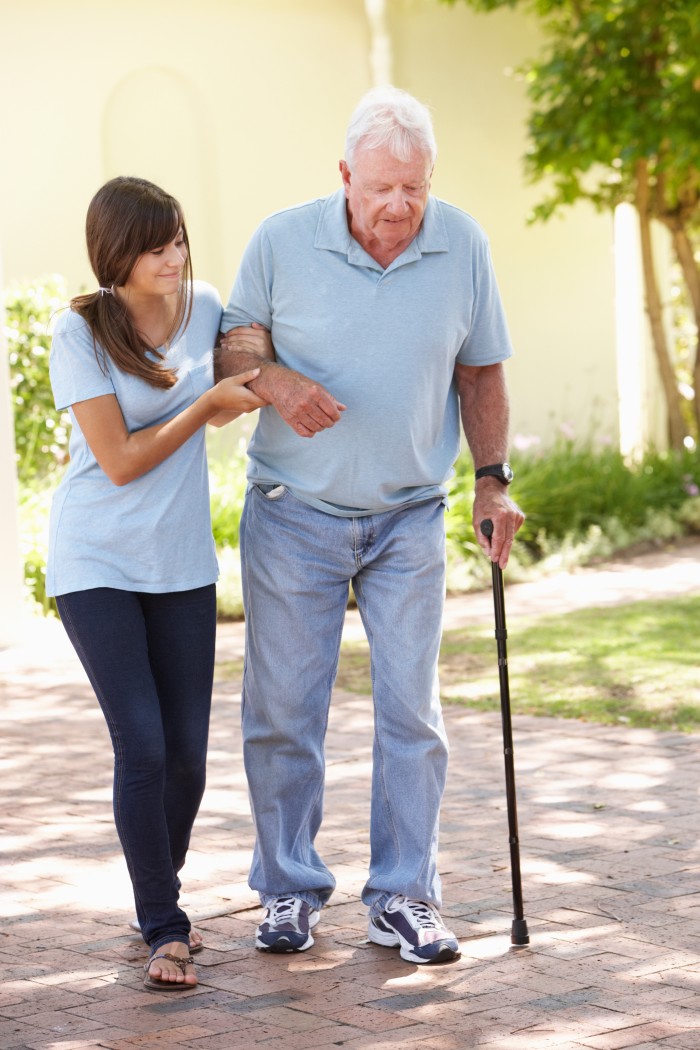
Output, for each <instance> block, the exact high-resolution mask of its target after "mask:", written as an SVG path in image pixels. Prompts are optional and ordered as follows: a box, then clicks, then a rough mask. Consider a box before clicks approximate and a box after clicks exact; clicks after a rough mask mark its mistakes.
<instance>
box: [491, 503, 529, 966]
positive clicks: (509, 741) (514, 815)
mask: <svg viewBox="0 0 700 1050" xmlns="http://www.w3.org/2000/svg"><path fill="white" fill-rule="evenodd" d="M481 531H482V533H483V534H484V536H486V538H487V539H488V540H490V539H491V537H492V535H493V522H492V521H491V519H490V518H486V519H485V520H484V521H482V523H481ZM491 576H492V579H493V608H494V614H495V619H496V648H497V650H498V677H499V679H500V683H501V721H502V722H503V754H504V757H505V765H506V802H507V805H508V836H509V842H510V870H511V875H512V882H513V915H514V918H513V925H512V928H511V933H510V943H511V944H513V945H517V946H518V947H521V946H522V945H525V944H529V943H530V935H529V934H528V932H527V921H526V919H525V917H524V915H523V887H522V882H521V879H520V843H519V840H518V807H517V803H516V800H515V765H514V763H513V731H512V728H511V722H510V687H509V685H508V654H507V652H506V638H507V637H508V631H507V630H506V605H505V598H504V596H503V571H502V569H501V566H500V565H499V564H498V563H497V562H495V561H494V562H491Z"/></svg>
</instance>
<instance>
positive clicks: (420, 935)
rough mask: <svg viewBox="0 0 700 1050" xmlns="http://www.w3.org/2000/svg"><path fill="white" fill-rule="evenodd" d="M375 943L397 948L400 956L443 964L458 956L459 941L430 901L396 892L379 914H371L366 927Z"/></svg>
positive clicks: (406, 958)
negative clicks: (419, 899)
mask: <svg viewBox="0 0 700 1050" xmlns="http://www.w3.org/2000/svg"><path fill="white" fill-rule="evenodd" d="M367 933H368V936H369V939H370V940H371V941H373V942H374V944H382V945H384V947H385V948H399V949H400V952H399V954H400V955H401V958H402V959H405V960H406V961H407V962H414V963H419V964H423V963H444V962H452V961H453V960H454V959H459V957H460V954H461V953H460V950H459V942H458V940H457V938H456V937H455V935H454V934H453V933H452V932H451V931H450V930H448V929H447V928H446V926H445V924H444V922H443V921H442V919H441V918H440V912H439V911H438V910H437V908H436V907H435V906H434V905H433V904H426V903H425V902H424V901H416V900H412V899H411V898H410V897H403V896H402V895H401V894H399V893H396V894H394V896H393V897H391V898H390V899H389V900H388V901H387V903H386V905H385V907H384V911H383V912H381V914H380V915H376V916H374V917H370V920H369V927H368V930H367Z"/></svg>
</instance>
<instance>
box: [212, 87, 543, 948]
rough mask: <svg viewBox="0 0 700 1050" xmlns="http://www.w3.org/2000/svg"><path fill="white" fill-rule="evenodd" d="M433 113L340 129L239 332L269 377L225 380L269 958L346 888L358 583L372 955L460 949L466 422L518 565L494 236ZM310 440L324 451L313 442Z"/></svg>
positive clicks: (357, 116)
mask: <svg viewBox="0 0 700 1050" xmlns="http://www.w3.org/2000/svg"><path fill="white" fill-rule="evenodd" d="M436 152H437V151H436V146H435V140H434V136H433V130H432V124H431V120H430V116H429V113H428V111H427V109H426V108H425V106H423V105H422V104H421V103H420V102H418V101H417V100H416V99H414V98H412V97H411V96H410V95H408V94H406V93H405V92H403V91H400V90H399V89H397V88H393V87H386V88H379V89H376V90H374V91H372V92H370V93H369V94H368V95H366V96H365V97H364V98H363V99H362V100H361V102H360V104H359V106H358V107H357V109H356V111H355V113H354V114H353V116H352V118H351V121H350V125H349V127H348V133H347V140H346V153H345V159H344V160H342V161H341V162H340V172H341V175H342V182H343V187H342V189H341V190H339V191H338V192H337V193H335V194H333V195H331V196H330V197H327V198H323V199H320V200H315V201H311V202H309V203H307V204H302V205H300V206H298V207H296V208H291V209H288V210H286V211H283V212H279V213H277V214H275V215H273V216H271V217H270V218H268V219H266V220H265V221H264V222H263V223H262V225H261V226H260V228H259V229H258V231H257V232H256V233H255V235H254V236H253V239H252V241H251V243H250V244H249V246H248V248H247V250H246V252H245V255H244V258H243V260H242V264H241V268H240V272H239V274H238V277H237V279H236V282H235V284H234V287H233V291H232V292H231V297H230V300H229V303H228V306H227V309H226V311H225V314H224V321H223V324H222V330H223V331H224V332H226V331H228V330H231V329H233V328H234V327H237V326H246V325H251V324H253V323H257V324H259V325H262V326H264V327H265V328H267V329H269V330H270V331H271V333H272V341H273V343H274V347H275V352H276V362H275V363H271V362H269V361H264V360H258V359H256V358H255V357H254V355H251V354H249V353H247V352H244V351H236V350H235V337H234V339H233V340H231V341H229V340H228V339H225V340H224V346H225V349H224V350H223V351H222V353H221V355H220V361H219V366H220V371H221V372H222V373H233V372H240V371H243V370H244V369H248V368H250V367H252V365H253V363H254V364H255V366H258V367H260V368H261V372H260V375H259V377H258V378H257V379H255V380H254V381H253V382H252V383H251V384H250V386H251V388H252V389H253V390H254V391H255V393H256V394H258V395H259V396H260V397H261V398H263V399H264V400H266V401H267V402H268V407H266V408H264V409H262V410H261V413H260V419H259V422H258V425H257V428H256V430H255V433H254V436H253V438H252V441H251V443H250V448H249V457H250V468H249V474H248V477H249V489H248V493H247V496H246V503H245V509H244V511H243V516H242V520H241V556H242V564H243V589H244V601H245V612H246V646H247V649H246V666H245V673H244V682H243V736H244V755H245V765H246V772H247V775H248V779H249V785H250V795H251V802H252V809H253V817H254V822H255V830H256V844H255V851H254V856H253V863H252V867H251V872H250V885H251V887H252V888H253V889H255V890H257V891H258V892H259V894H260V899H261V902H262V904H263V905H264V906H265V907H266V909H267V911H266V914H265V918H264V920H263V922H262V923H261V924H260V926H259V927H258V932H257V939H256V946H257V947H258V948H260V949H262V950H263V951H271V952H281V951H303V950H305V949H306V948H309V947H310V946H311V945H312V944H313V937H312V934H311V930H312V928H313V927H314V926H315V925H316V923H317V922H318V919H319V912H320V909H321V908H322V907H323V906H324V904H326V902H327V901H328V899H329V897H330V895H331V893H332V891H333V889H334V886H335V880H334V878H333V875H332V874H331V872H330V870H329V869H328V867H327V866H326V864H325V863H324V861H323V860H322V858H321V857H320V855H319V853H318V852H317V850H316V847H315V838H316V834H317V831H318V829H319V826H320V823H321V816H322V805H323V785H324V737H325V731H326V724H327V716H328V706H329V702H330V696H331V688H332V685H333V681H334V678H335V673H336V667H337V661H338V652H339V646H340V638H341V630H342V625H343V618H344V614H345V608H346V605H347V598H348V587H349V585H350V583H352V587H353V590H354V593H355V596H356V599H357V604H358V608H359V611H360V614H361V616H362V620H363V623H364V626H365V629H366V632H367V637H368V640H369V645H370V651H371V662H372V686H373V697H374V709H375V738H374V752H373V777H372V809H371V827H370V838H371V858H370V870H369V878H368V880H367V883H366V884H365V887H364V890H363V893H362V899H363V901H364V903H365V904H366V905H367V906H368V908H369V937H370V940H372V941H373V942H375V943H377V944H381V945H385V946H387V947H394V948H399V949H400V954H401V956H402V958H404V959H406V960H407V961H409V962H413V963H435V962H447V961H450V960H452V959H456V958H458V957H459V944H458V941H457V939H456V938H455V936H454V934H453V933H452V932H451V931H450V930H448V929H446V928H445V926H444V924H443V922H442V919H441V918H440V914H439V910H438V909H439V907H440V903H441V900H440V877H439V874H438V869H437V849H438V820H439V811H440V803H441V799H442V793H443V789H444V784H445V775H446V767H447V741H446V738H445V731H444V727H443V721H442V715H441V710H440V700H439V693H438V680H437V662H438V652H439V646H440V637H441V630H442V610H443V602H444V593H445V542H444V521H443V515H444V508H445V497H446V482H447V480H448V479H449V477H450V474H451V472H452V466H453V463H454V460H455V458H456V456H457V454H458V451H459V441H460V435H459V420H460V413H461V419H462V424H463V427H464V431H465V434H466V437H467V441H468V443H469V447H470V449H471V452H472V455H473V457H474V461H475V465H476V466H477V468H479V469H478V470H477V481H476V498H475V503H474V520H475V522H476V523H478V522H480V521H482V520H483V519H484V518H491V519H492V521H493V523H494V532H493V537H492V540H491V544H490V546H489V544H488V541H487V539H486V538H485V537H484V536H482V535H481V532H480V530H478V524H477V535H478V537H479V542H480V543H481V545H482V547H483V548H484V550H486V551H488V553H489V556H490V557H491V558H492V559H493V560H494V561H498V562H499V563H500V564H501V566H503V565H505V563H506V561H507V559H508V554H509V551H510V547H511V544H512V540H513V536H514V534H515V532H516V531H517V529H518V528H519V527H520V525H521V524H522V521H523V515H522V513H521V511H520V510H519V508H518V507H517V506H516V505H515V504H514V503H513V502H512V501H511V500H510V499H509V498H508V495H507V484H508V482H509V480H510V478H511V477H512V474H511V472H510V468H509V467H508V464H507V463H506V457H507V433H508V400H507V394H506V388H505V382H504V376H503V365H502V362H503V361H504V360H505V359H506V358H507V357H509V356H510V353H511V348H510V341H509V337H508V332H507V327H506V322H505V319H504V315H503V310H502V307H501V303H500V299H499V295H498V291H497V287H496V283H495V279H494V275H493V270H492V266H491V262H490V256H489V250H488V244H487V241H486V238H485V236H484V234H483V233H482V231H481V230H480V228H479V227H478V226H477V224H476V223H475V222H474V220H473V219H471V218H470V217H469V216H467V215H466V214H465V213H464V212H462V211H460V210H459V209H457V208H454V207H452V206H450V205H448V204H445V203H444V202H442V201H439V200H437V199H436V198H433V197H431V196H430V179H431V175H432V170H433V165H434V162H435V156H436ZM309 438H313V440H308V439H309Z"/></svg>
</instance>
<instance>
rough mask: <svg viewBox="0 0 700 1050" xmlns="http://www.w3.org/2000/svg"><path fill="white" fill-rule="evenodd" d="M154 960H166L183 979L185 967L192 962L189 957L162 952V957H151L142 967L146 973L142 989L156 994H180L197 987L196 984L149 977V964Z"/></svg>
mask: <svg viewBox="0 0 700 1050" xmlns="http://www.w3.org/2000/svg"><path fill="white" fill-rule="evenodd" d="M156 959H167V960H168V962H171V963H175V965H176V966H177V968H178V969H179V970H180V971H181V973H182V976H183V977H184V976H185V970H186V969H187V967H188V966H190V965H191V964H192V963H193V962H194V959H193V958H192V956H191V955H186V956H184V957H181V956H179V955H170V954H169V953H168V952H163V954H162V955H152V956H151V958H150V959H149V960H148V962H147V963H146V964H145V966H144V970H145V973H146V976H145V978H144V981H143V986H144V988H149V989H152V990H156V991H158V992H182V991H185V990H186V989H189V988H196V987H197V985H196V984H186V983H185V982H184V981H161V979H160V978H159V977H151V975H150V974H149V972H148V971H149V969H150V966H151V963H152V962H155V960H156Z"/></svg>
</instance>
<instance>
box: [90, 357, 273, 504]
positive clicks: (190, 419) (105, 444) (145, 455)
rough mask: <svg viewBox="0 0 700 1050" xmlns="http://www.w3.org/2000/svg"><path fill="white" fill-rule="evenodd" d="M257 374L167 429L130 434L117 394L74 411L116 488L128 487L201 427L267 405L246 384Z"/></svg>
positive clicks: (205, 397) (208, 396)
mask: <svg viewBox="0 0 700 1050" xmlns="http://www.w3.org/2000/svg"><path fill="white" fill-rule="evenodd" d="M258 373H259V369H257V368H254V369H253V370H252V371H250V372H243V373H241V375H238V376H232V377H230V378H228V379H222V380H221V381H220V382H219V383H217V384H216V385H215V386H213V387H212V388H211V390H207V391H206V392H205V393H204V394H202V395H201V397H198V398H197V400H196V401H194V402H193V403H192V404H191V405H189V406H188V407H187V408H185V409H183V411H182V412H180V413H178V415H176V416H173V418H172V419H169V420H167V422H165V423H158V424H157V425H156V426H152V427H146V428H145V429H143V430H135V431H134V432H133V433H131V434H130V433H129V431H128V430H127V428H126V424H125V422H124V417H123V415H122V411H121V408H120V407H119V402H118V401H117V398H116V397H115V395H114V394H102V395H101V396H100V397H92V398H89V399H88V400H87V401H79V402H76V403H75V404H74V405H72V406H71V407H72V409H73V413H74V415H75V418H76V420H77V422H78V426H79V427H80V429H81V430H82V432H83V434H84V436H85V440H86V441H87V443H88V445H89V446H90V449H91V451H92V454H93V455H94V457H95V459H96V460H97V462H98V463H99V465H100V467H101V468H102V470H103V471H104V472H105V474H106V475H107V477H108V478H109V479H110V481H113V482H114V484H115V485H128V483H129V482H130V481H134V480H135V479H136V478H140V477H141V476H142V475H143V474H146V473H148V471H149V470H152V469H153V467H157V466H158V464H159V463H162V462H163V460H165V459H167V458H168V456H170V455H172V453H173V452H175V451H177V449H178V448H180V446H181V445H184V443H185V442H186V441H188V440H189V438H191V437H192V435H193V434H195V433H196V432H197V431H198V430H199V428H200V427H202V426H204V424H205V423H208V422H209V421H210V420H211V419H213V418H214V417H215V416H217V415H219V414H220V413H226V414H227V415H228V416H229V417H230V418H231V419H233V418H235V417H236V416H239V415H241V413H243V412H252V411H253V410H254V409H256V408H260V407H261V406H262V405H264V404H266V402H265V401H262V400H261V399H260V398H259V397H257V396H256V395H255V394H254V393H253V391H252V390H248V388H247V387H246V386H245V384H246V383H249V382H251V381H252V380H253V379H255V377H256V376H257V375H258Z"/></svg>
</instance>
